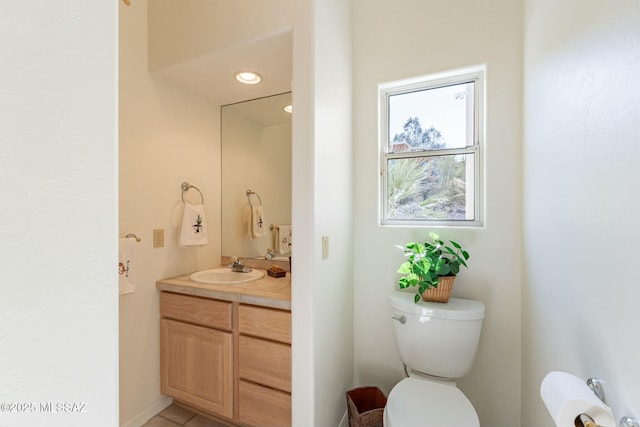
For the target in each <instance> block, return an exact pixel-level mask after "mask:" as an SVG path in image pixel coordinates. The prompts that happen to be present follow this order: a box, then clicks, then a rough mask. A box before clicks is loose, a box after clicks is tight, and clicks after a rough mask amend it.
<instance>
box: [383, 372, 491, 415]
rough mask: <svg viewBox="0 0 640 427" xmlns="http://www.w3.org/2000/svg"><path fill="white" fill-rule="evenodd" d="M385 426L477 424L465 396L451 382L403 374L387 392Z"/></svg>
mask: <svg viewBox="0 0 640 427" xmlns="http://www.w3.org/2000/svg"><path fill="white" fill-rule="evenodd" d="M384 426H385V427H480V421H479V420H478V415H477V414H476V411H475V409H474V408H473V405H471V402H469V399H467V397H466V396H465V395H464V394H463V393H462V391H460V389H458V388H457V387H455V386H453V385H446V384H441V383H436V382H432V381H428V380H424V379H417V378H405V379H404V380H402V381H400V382H399V383H398V384H396V386H395V387H394V388H393V389H392V390H391V393H389V397H388V398H387V405H386V407H385V410H384Z"/></svg>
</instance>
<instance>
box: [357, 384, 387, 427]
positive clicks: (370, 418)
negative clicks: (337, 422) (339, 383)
mask: <svg viewBox="0 0 640 427" xmlns="http://www.w3.org/2000/svg"><path fill="white" fill-rule="evenodd" d="M386 404H387V398H386V397H385V395H384V394H383V393H382V391H381V390H380V389H379V388H378V387H359V388H355V389H353V390H349V391H348V392H347V412H348V413H349V427H382V425H383V421H382V420H383V414H384V407H385V405H386Z"/></svg>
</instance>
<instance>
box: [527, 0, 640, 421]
mask: <svg viewBox="0 0 640 427" xmlns="http://www.w3.org/2000/svg"><path fill="white" fill-rule="evenodd" d="M525 12H526V13H525V17H526V38H525V41H526V44H525V47H526V48H525V53H526V54H525V75H526V79H525V89H526V90H525V95H526V96H525V99H526V103H525V118H526V131H525V140H524V142H525V144H524V147H525V148H524V160H525V161H524V171H525V174H524V194H525V198H524V250H525V252H524V258H523V259H524V267H525V268H524V272H525V274H524V288H523V289H524V292H523V301H524V304H523V305H524V329H523V331H524V332H523V350H524V351H523V355H524V357H523V361H524V365H523V402H525V404H524V405H523V417H522V425H523V426H534V425H535V426H549V427H551V426H553V425H554V424H553V421H552V420H551V418H550V417H549V415H548V413H547V411H546V409H545V407H544V405H543V404H542V402H541V400H540V399H539V397H538V396H539V389H540V382H541V381H542V378H543V377H544V375H545V374H546V373H547V372H549V371H552V370H563V371H567V372H570V373H572V374H574V375H577V376H579V377H581V378H584V379H586V378H588V377H591V376H596V377H600V378H601V379H602V380H603V381H604V382H605V391H606V395H607V402H608V403H609V405H610V406H611V407H612V408H613V410H614V414H615V416H616V419H619V418H620V417H622V416H625V415H632V416H635V417H636V418H637V417H640V406H639V404H638V402H640V388H639V387H638V384H637V381H638V378H640V366H639V365H638V357H637V355H638V351H639V350H640V347H639V344H638V339H637V336H638V334H637V320H636V312H637V303H638V300H639V299H640V288H639V287H638V286H637V283H636V280H635V273H634V272H633V266H634V265H635V262H636V261H635V253H636V248H635V245H636V242H637V240H638V238H639V237H640V227H639V226H638V222H637V221H636V220H635V218H634V217H633V214H634V212H636V211H637V210H638V209H639V208H640V200H639V199H638V197H637V193H638V191H637V189H636V186H637V184H638V182H640V169H639V168H638V163H639V162H640V151H639V150H638V135H639V134H640V132H639V131H640V127H639V123H640V122H639V119H638V118H639V117H640V101H639V99H640V56H639V55H638V51H639V50H638V40H640V26H639V25H638V23H639V22H640V4H638V2H629V1H624V0H614V1H609V2H606V3H601V2H597V1H587V2H583V1H575V0H562V1H549V0H528V1H527V2H526V9H525Z"/></svg>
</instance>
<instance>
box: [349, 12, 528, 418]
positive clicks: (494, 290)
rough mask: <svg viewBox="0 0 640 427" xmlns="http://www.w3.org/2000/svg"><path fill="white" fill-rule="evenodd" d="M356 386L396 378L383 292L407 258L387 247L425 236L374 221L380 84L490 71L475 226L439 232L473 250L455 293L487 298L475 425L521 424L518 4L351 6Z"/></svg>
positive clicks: (474, 394) (475, 378) (386, 383)
mask: <svg viewBox="0 0 640 427" xmlns="http://www.w3.org/2000/svg"><path fill="white" fill-rule="evenodd" d="M353 4H354V11H353V17H354V21H353V22H354V46H353V50H354V75H353V78H354V99H355V110H354V112H355V113H354V114H355V116H354V119H355V121H354V123H355V159H356V163H355V171H356V172H355V188H356V189H357V191H356V192H355V193H354V204H355V221H354V235H353V240H354V248H355V250H354V254H355V255H354V257H355V262H354V271H355V281H354V283H355V290H354V294H355V297H354V298H355V313H354V323H355V328H354V329H355V330H354V339H355V340H354V342H355V350H354V351H355V361H354V363H355V367H356V368H355V369H356V382H357V383H359V384H362V385H366V384H372V385H377V386H379V387H381V388H382V389H383V391H384V392H385V393H387V392H389V390H390V389H391V387H392V386H393V385H394V384H395V383H397V381H399V380H400V379H401V378H402V377H403V375H404V374H403V370H402V364H401V360H400V357H399V355H398V353H397V350H396V344H395V338H394V335H393V330H392V323H391V319H390V312H389V307H388V302H387V294H388V293H389V292H391V291H392V290H394V289H396V288H397V280H398V274H396V270H397V268H398V266H399V265H400V262H401V261H402V260H403V256H402V253H401V251H400V250H399V249H397V248H396V247H395V246H394V245H396V244H400V245H403V244H405V243H406V242H408V241H411V240H414V239H424V238H425V237H426V236H427V233H428V231H430V229H425V228H409V227H380V226H379V223H378V212H379V207H378V199H379V191H378V188H379V187H378V184H379V178H378V177H379V173H378V172H379V169H378V157H379V156H378V153H379V151H378V150H379V148H378V133H377V132H378V128H377V123H378V109H377V105H378V98H377V85H378V84H380V83H385V82H389V81H395V80H399V79H403V78H410V77H417V76H422V75H427V74H430V73H436V72H442V71H447V70H452V69H457V68H461V67H468V66H474V65H482V64H486V69H487V71H486V151H485V159H484V160H485V162H484V167H485V183H486V193H485V206H486V216H485V218H486V221H485V227H484V228H482V229H441V230H439V232H440V234H441V236H446V237H447V238H452V239H454V240H456V241H459V242H461V243H463V244H464V245H465V246H466V247H468V248H469V250H470V252H471V259H470V264H469V267H470V268H469V270H468V271H463V272H462V274H461V275H459V277H458V278H457V280H456V285H455V287H454V291H453V296H455V297H462V298H471V299H478V300H481V301H483V302H484V303H485V306H486V319H485V321H484V325H483V332H482V336H481V343H480V348H479V353H478V358H477V360H476V364H475V367H474V369H473V371H472V372H471V374H470V375H469V376H468V377H467V378H465V379H463V380H461V381H460V382H459V385H460V387H461V389H462V390H463V391H464V392H465V393H466V395H467V396H468V397H469V398H470V400H471V401H472V403H473V404H474V406H475V407H476V409H477V412H478V414H479V417H480V422H481V424H482V425H486V426H515V425H518V424H519V422H520V404H521V403H520V386H521V349H520V345H521V331H520V321H521V319H520V311H521V310H520V309H521V300H520V298H521V295H520V292H521V258H520V250H521V244H522V240H521V236H520V233H521V226H522V225H521V224H522V222H521V197H520V176H521V103H522V96H521V85H522V75H521V74H522V66H521V60H522V7H521V3H520V2H514V1H511V0H494V1H482V2H465V3H464V4H460V3H459V2H441V1H424V0H398V1H395V2H393V3H391V2H387V1H382V0H354V1H353Z"/></svg>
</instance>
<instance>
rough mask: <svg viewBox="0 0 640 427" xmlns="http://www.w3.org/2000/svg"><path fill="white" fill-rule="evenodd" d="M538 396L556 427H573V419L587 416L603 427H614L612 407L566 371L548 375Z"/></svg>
mask: <svg viewBox="0 0 640 427" xmlns="http://www.w3.org/2000/svg"><path fill="white" fill-rule="evenodd" d="M540 396H542V400H543V401H544V404H545V405H546V407H547V410H548V411H549V414H551V418H553V421H554V422H555V423H556V426H558V427H574V426H575V425H576V424H575V420H576V417H578V416H579V415H580V414H587V415H589V416H590V417H591V418H593V420H594V421H595V423H596V424H597V425H599V426H602V427H615V425H616V422H615V419H614V418H613V413H612V412H611V408H609V407H608V406H607V405H605V404H604V402H602V401H601V400H600V399H598V396H596V395H595V394H594V393H593V391H591V389H590V388H589V386H587V384H586V382H585V381H583V380H581V379H580V378H578V377H576V376H573V375H571V374H568V373H566V372H558V371H554V372H550V373H548V374H547V376H546V377H544V379H543V380H542V384H541V385H540Z"/></svg>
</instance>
